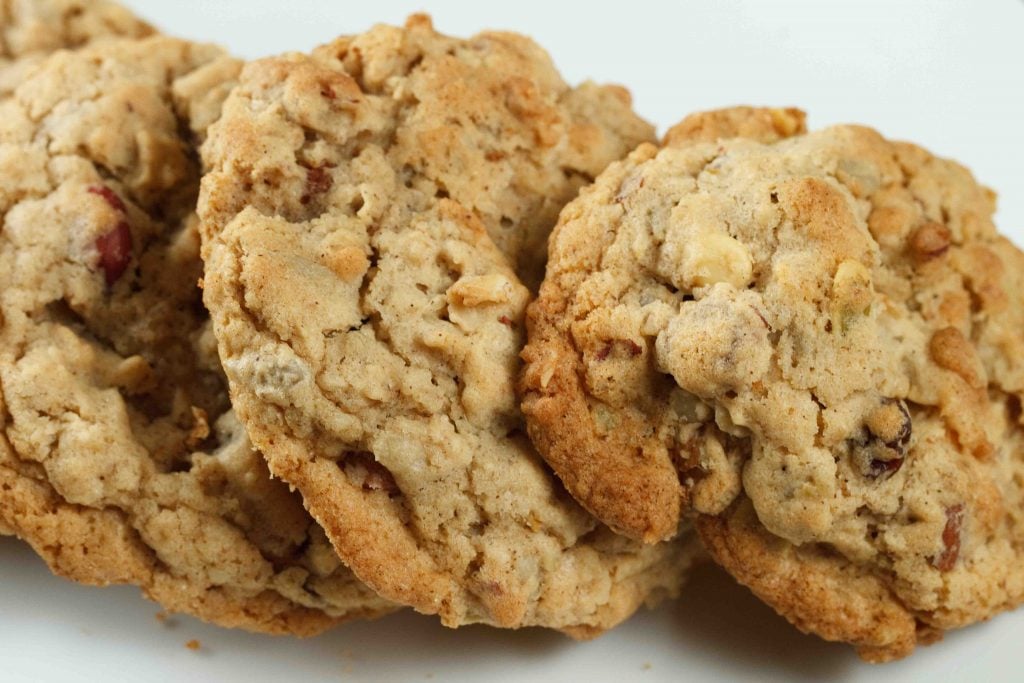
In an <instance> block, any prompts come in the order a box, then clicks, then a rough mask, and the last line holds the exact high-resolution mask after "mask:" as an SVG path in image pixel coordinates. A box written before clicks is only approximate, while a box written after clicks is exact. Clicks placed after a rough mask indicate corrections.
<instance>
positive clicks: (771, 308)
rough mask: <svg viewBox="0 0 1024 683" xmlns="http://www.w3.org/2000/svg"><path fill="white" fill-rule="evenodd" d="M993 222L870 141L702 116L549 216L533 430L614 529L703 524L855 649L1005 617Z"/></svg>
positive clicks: (744, 572)
mask: <svg viewBox="0 0 1024 683" xmlns="http://www.w3.org/2000/svg"><path fill="white" fill-rule="evenodd" d="M737 136H742V137H737ZM725 138H732V139H725ZM993 209H994V195H993V193H992V192H991V191H989V190H987V189H985V188H983V187H980V186H979V185H977V183H976V182H975V181H974V179H973V178H972V177H971V175H970V173H969V172H968V171H967V170H966V169H964V168H963V167H961V166H959V165H957V164H955V163H953V162H951V161H946V160H943V159H938V158H936V157H934V156H932V155H931V154H929V153H928V152H926V151H925V150H923V149H920V148H919V147H915V146H913V145H910V144H906V143H896V142H890V141H887V140H885V139H884V138H882V137H881V136H880V135H879V134H878V133H876V132H874V131H872V130H869V129H866V128H861V127H855V126H839V127H835V128H829V129H826V130H822V131H818V132H814V133H805V131H804V129H803V115H802V114H801V113H800V112H796V111H792V110H750V109H741V110H732V111H725V112H714V113H711V114H707V115H698V116H696V117H693V118H691V119H689V120H687V121H685V122H683V123H682V124H680V125H679V126H677V128H675V129H674V130H673V131H672V132H671V133H670V134H669V135H668V136H667V144H666V145H665V146H664V147H662V148H661V149H658V148H655V147H654V146H651V145H644V146H641V147H640V148H639V149H638V150H637V151H636V152H635V153H634V154H632V155H631V156H630V157H629V159H628V160H626V161H624V162H623V163H620V164H615V165H613V166H612V167H611V168H609V170H608V171H606V173H605V174H603V175H602V176H601V177H600V178H599V179H598V181H597V182H596V183H595V184H594V185H593V186H592V187H591V188H589V189H587V190H584V192H583V193H582V194H581V196H580V198H579V199H578V200H577V201H575V202H574V203H572V204H570V205H569V206H568V207H566V209H565V210H564V211H563V213H562V216H561V219H560V222H559V225H558V227H556V229H555V231H554V233H553V235H552V239H551V252H550V261H549V264H548V270H547V274H546V278H545V281H544V284H543V286H542V287H541V291H540V295H539V297H538V299H537V301H536V303H534V304H533V305H532V307H531V309H530V313H529V323H528V325H529V344H528V346H527V348H526V350H525V352H524V358H525V360H526V361H527V365H526V369H525V371H524V375H523V379H522V385H521V389H522V392H523V409H524V411H525V414H526V417H527V423H528V426H529V430H530V434H531V436H533V438H534V440H535V442H536V443H537V444H538V446H539V448H540V450H541V452H542V453H543V454H544V456H545V457H546V459H547V460H548V462H549V463H551V464H552V465H553V467H554V468H555V470H556V471H557V472H558V473H559V474H560V475H561V476H562V478H563V480H564V481H565V483H566V485H567V487H568V489H569V490H570V491H571V492H572V493H573V495H574V496H576V497H577V498H578V499H579V500H581V501H583V503H584V504H585V505H586V506H587V507H588V509H590V510H591V511H593V512H594V514H596V515H597V516H598V517H599V518H600V519H602V520H603V521H605V522H606V523H608V524H609V525H611V526H612V527H613V528H615V529H617V530H619V531H621V532H623V533H626V534H628V535H631V536H633V537H636V538H643V539H645V540H648V541H652V540H657V539H663V538H668V537H671V536H672V535H673V534H674V533H675V529H676V526H677V525H678V523H679V520H680V519H681V518H685V517H686V516H687V515H689V514H696V515H697V526H698V528H699V530H700V531H701V534H702V537H703V539H704V541H705V543H706V544H707V545H708V547H709V549H710V551H711V553H712V556H713V557H714V558H715V559H717V560H718V561H719V562H720V563H722V564H723V565H724V566H725V567H726V569H728V570H729V571H730V572H732V573H733V574H734V575H735V576H737V578H739V579H740V581H742V582H743V583H746V584H747V585H749V586H750V587H751V588H752V589H753V590H754V592H756V593H757V594H759V595H760V596H761V597H762V598H764V599H765V600H766V601H767V602H768V603H770V604H771V605H772V606H773V607H775V608H776V609H777V610H778V611H779V612H781V613H782V614H784V615H785V616H787V617H788V618H789V619H790V620H791V621H793V622H794V623H796V624H797V625H798V626H800V627H801V628H804V629H805V630H810V631H813V632H815V633H818V634H819V635H822V636H824V637H826V638H829V639H833V640H841V641H847V642H851V643H853V644H855V645H856V646H857V647H858V648H859V650H860V653H861V655H862V656H864V657H865V658H866V659H870V660H873V661H881V660H886V659H892V658H896V657H900V656H903V655H906V654H908V653H909V652H910V651H911V650H912V649H913V647H914V645H915V643H917V642H930V641H931V640H934V639H935V638H937V637H939V636H940V635H941V632H942V631H944V630H946V629H950V628H955V627H959V626H963V625H966V624H969V623H971V622H974V621H978V620H981V619H985V618H987V617H990V616H992V615H993V614H995V613H997V612H999V611H1000V610H1003V609H1007V608H1009V607H1012V606H1014V605H1016V604H1017V603H1018V602H1019V601H1020V600H1021V595H1022V593H1024V570H1022V569H1021V567H1022V566H1024V565H1022V564H1021V557H1020V553H1019V551H1018V550H1017V549H1018V548H1020V547H1021V542H1022V540H1024V524H1022V522H1021V517H1020V512H1019V511H1020V510H1021V509H1022V502H1024V500H1022V493H1021V488H1020V482H1021V480H1022V479H1021V470H1022V468H1024V461H1022V459H1021V453H1022V450H1021V442H1020V439H1021V426H1020V415H1021V410H1020V396H1021V391H1022V390H1024V345H1022V341H1024V338H1022V334H1021V333H1022V332H1024V306H1022V302H1021V299H1020V292H1021V291H1022V290H1024V287H1022V285H1024V282H1022V281H1021V277H1022V275H1021V274H1022V273H1024V256H1022V254H1021V252H1020V251H1019V250H1018V249H1016V248H1015V247H1014V246H1013V245H1012V244H1011V243H1010V242H1009V241H1007V240H1006V239H1005V238H1003V237H1001V236H1000V235H999V234H998V233H997V232H996V229H995V227H994V225H993V223H992V220H991V217H992V213H993Z"/></svg>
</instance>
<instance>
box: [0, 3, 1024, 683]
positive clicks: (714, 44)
mask: <svg viewBox="0 0 1024 683" xmlns="http://www.w3.org/2000/svg"><path fill="white" fill-rule="evenodd" d="M128 4H129V5H131V6H132V7H134V8H136V9H137V10H138V11H139V12H140V13H141V14H143V15H144V16H146V17H148V18H149V19H151V20H152V21H153V22H155V23H156V24H157V25H158V26H160V27H161V28H163V29H164V30H166V31H167V32H170V33H175V34H178V35H181V36H186V37H191V38H194V39H202V40H211V41H216V42H220V43H223V44H225V45H226V46H228V47H229V48H231V49H232V50H234V51H235V52H236V53H238V54H240V55H242V56H245V57H257V56H260V55H264V54H270V53H274V52H279V51H283V50H289V49H308V48H309V47H311V46H313V45H314V44H316V43H318V42H323V41H326V40H328V39H330V38H331V37H333V36H335V35H337V34H341V33H351V32H357V31H361V30H364V29H365V28H367V27H368V26H370V25H371V24H372V23H374V22H377V21H388V22H400V21H401V20H402V19H403V18H404V16H405V15H406V14H407V13H409V12H411V11H414V10H418V9H424V8H425V9H429V10H430V11H431V12H432V13H433V15H434V19H435V24H436V25H437V27H438V28H439V29H440V30H442V31H444V32H447V33H452V34H458V35H468V34H471V33H474V32H476V31H478V30H480V29H482V28H489V27H497V28H505V29H511V30H518V31H521V32H524V33H527V34H530V35H532V36H533V37H534V38H536V39H537V40H538V41H539V42H540V43H541V44H542V45H544V46H545V47H546V48H547V49H548V50H550V51H551V53H552V55H553V57H554V59H555V62H556V64H557V65H558V66H559V68H560V69H561V71H562V73H563V74H564V75H565V77H566V78H567V79H568V80H570V81H573V82H575V81H579V80H582V79H585V78H593V79H595V80H601V81H615V82H620V83H623V84H625V85H627V86H629V87H630V89H631V90H632V91H633V93H634V96H635V100H636V107H637V109H638V111H639V112H640V113H641V114H643V115H644V116H646V117H647V118H649V119H650V120H652V121H654V122H656V123H657V124H658V125H659V128H660V129H661V130H664V128H665V127H666V126H668V125H670V124H671V123H673V122H674V121H676V120H678V119H679V118H681V117H682V116H683V115H685V114H687V113H689V112H691V111H695V110H699V109H707V108H713V107H718V106H723V105H728V104H736V103H750V104H778V105H798V106H801V107H803V108H805V109H806V110H807V111H808V112H809V113H810V124H811V126H812V127H821V126H824V125H827V124H830V123H837V122H859V123H865V124H869V125H872V126H874V127H876V128H878V129H880V130H881V131H882V132H883V133H885V134H886V135H889V136H892V137H898V138H903V139H910V140H913V141H915V142H918V143H920V144H923V145H925V146H926V147H928V148H930V149H931V150H933V151H934V152H936V153H938V154H941V155H944V156H951V157H955V158H957V159H959V160H960V161H961V162H963V163H965V164H966V165H967V166H969V167H970V168H972V169H973V170H974V171H975V173H976V175H977V176H978V178H979V179H980V180H981V181H982V182H984V183H986V184H988V185H990V186H991V187H993V188H994V189H996V190H997V191H998V192H999V194H1000V195H1001V199H1000V210H999V214H998V221H999V224H1000V226H1001V228H1002V229H1003V230H1004V231H1005V232H1007V233H1008V234H1010V235H1011V236H1012V237H1013V238H1014V239H1015V240H1016V241H1017V243H1018V244H1024V163H1022V157H1024V4H1022V3H1021V2H1020V1H1019V0H971V1H967V0H963V1H960V2H947V1H943V2H940V1H938V0H927V1H921V2H919V1H914V2H906V1H902V0H901V1H899V2H897V1H893V0H890V1H886V2H880V1H878V0H872V1H866V0H861V1H860V2H842V3H839V2H811V1H808V2H771V3H769V2H753V1H751V2H737V1H728V2H701V3H696V2H694V3H681V2H676V3H668V2H664V3H653V2H650V3H648V2H639V1H638V0H632V1H630V2H614V3H612V2H604V3H601V2H589V3H556V2H555V1H554V0H546V1H543V2H538V1H536V0H515V1H514V2H508V3H505V4H502V5H487V4H485V3H483V2H475V3H470V2H468V1H467V0H461V1H460V2H432V3H430V4H429V7H425V6H426V5H427V2H426V0H418V1H416V2H399V1H395V2H386V1H384V0H369V1H367V2H361V3H360V2H355V1H354V0H350V1H349V2H340V1H338V0H287V1H286V2H281V1H280V0H276V1H269V0H221V1H216V0H135V1H133V2H129V3H128ZM0 577H2V580H0V681H3V682H4V683H7V682H10V683H16V682H20V681H33V682H40V683H42V682H46V681H67V680H82V681H92V680H118V681H120V680H127V681H140V682H142V681H178V680H183V681H190V682H203V681H215V680H216V681H236V680H237V681H246V682H253V683H256V682H259V681H275V682H280V681H321V680H324V681H346V680H353V681H382V682H384V681H417V680H420V681H425V680H437V681H480V680H487V681H520V680H530V681H563V680H586V681H588V683H600V682H602V681H623V680H625V681H632V680H639V681H652V682H653V681H670V680H671V681H694V682H700V681H720V680H723V679H726V680H738V681H747V680H749V681H767V680H821V679H829V680H843V681H859V680H869V679H870V678H873V677H877V676H881V675H885V676H886V678H887V680H892V681H911V680H924V681H929V683H937V682H938V681H947V680H985V681H987V682H988V683H994V682H996V681H1003V680H1021V677H1022V676H1024V674H1022V673H1021V671H1022V670H1024V656H1022V654H1021V649H1020V648H1021V643H1024V612H1021V613H1017V614H1011V615H1004V616H1001V617H998V618H997V619H995V620H993V621H992V622H991V623H988V624H982V625H978V626H975V627H972V628H969V629H966V630H964V631H962V632H958V633H954V634H950V635H949V636H947V638H946V641H945V642H944V643H942V644H940V645H938V646H935V647H931V648H923V649H921V650H919V651H918V653H917V654H915V655H914V656H913V657H912V658H910V659H909V660H906V661H903V662H899V663H896V664H891V665H888V666H886V667H885V668H884V669H878V668H874V667H870V666H868V665H865V664H862V663H860V662H859V661H858V660H857V659H856V657H855V656H854V655H853V654H852V652H851V651H850V650H849V649H848V648H846V647H843V646H838V645H833V644H828V643H823V642H821V641H818V640H816V639H814V638H810V637H806V636H802V635H800V634H798V633H797V632H796V631H795V630H793V629H792V628H791V627H790V626H789V625H788V624H786V623H785V622H784V621H783V620H781V619H779V618H778V617H776V616H775V615H774V614H773V613H772V612H771V611H770V610H768V609H767V608H766V607H764V606H763V605H761V604H759V603H758V602H757V601H756V600H754V599H753V598H752V597H750V595H749V594H748V593H747V592H746V591H745V590H743V589H741V588H738V587H736V586H735V585H734V584H732V583H731V581H730V580H728V579H727V578H725V577H723V576H721V575H720V574H717V573H715V572H710V571H707V572H703V573H701V574H700V575H699V576H698V578H697V579H696V580H695V582H694V583H693V584H691V588H690V590H689V591H688V592H687V593H686V594H685V595H684V597H683V599H682V600H681V601H680V603H678V604H674V605H668V606H665V607H662V608H661V609H659V610H657V611H655V612H653V613H645V614H641V615H639V616H637V617H636V618H634V619H633V620H632V621H631V622H629V623H628V624H626V625H625V626H623V627H621V628H619V629H617V630H616V631H614V632H612V633H611V634H609V635H607V636H605V637H603V638H601V639H599V640H597V641H595V642H592V643H586V644H582V645H579V644H573V643H571V642H569V641H568V640H566V639H565V638H563V637H562V636H560V635H558V634H555V633H548V632H544V631H540V630H530V631H525V632H518V633H503V632H498V631H495V630H491V629H487V628H483V627H473V628H467V629H463V630H461V631H459V632H452V631H447V630H445V629H442V628H441V627H440V626H438V625H437V624H436V623H435V622H434V621H433V620H432V619H429V618H426V617H420V616H417V615H413V614H400V615H396V616H392V617H389V618H386V619H383V620H380V621H377V622H372V623H363V624H353V625H349V626H345V627H342V628H340V629H338V630H336V631H334V632H333V633H330V634H328V635H326V636H322V637H320V638H315V639H311V640H306V641H296V640H293V639H285V638H270V637H265V636H254V635H250V634H245V633H240V632H231V631H226V630H221V629H217V628H213V627H210V626H206V625H204V624H200V623H199V622H197V621H195V620H192V619H189V618H185V617H175V618H174V619H173V620H172V622H171V623H169V624H161V623H160V622H158V621H157V620H156V619H155V618H154V615H155V614H156V612H157V611H158V608H157V607H156V606H154V605H152V604H150V603H147V602H145V601H143V600H141V599H140V598H139V597H138V591H137V590H135V589H134V588H124V587H122V588H110V589H104V590H100V589H93V588H83V587H79V586H74V585H72V584H70V583H68V582H65V581H62V580H60V579H56V578H54V577H52V576H50V575H49V573H48V572H47V570H46V568H45V566H44V565H43V564H42V563H41V562H40V561H39V560H38V559H36V558H35V556H34V555H32V553H31V552H30V551H29V550H28V549H27V548H26V547H25V546H23V545H22V544H20V543H18V542H16V541H14V540H13V539H0ZM193 638H196V639H198V640H200V641H201V643H202V648H201V649H200V650H199V651H198V652H192V651H190V650H188V649H186V648H185V645H184V644H185V642H186V641H188V640H190V639H193Z"/></svg>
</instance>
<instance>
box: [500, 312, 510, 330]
mask: <svg viewBox="0 0 1024 683" xmlns="http://www.w3.org/2000/svg"><path fill="white" fill-rule="evenodd" d="M498 322H499V323H501V324H502V325H508V326H509V327H513V323H512V318H510V317H508V316H507V315H503V316H501V317H500V318H498Z"/></svg>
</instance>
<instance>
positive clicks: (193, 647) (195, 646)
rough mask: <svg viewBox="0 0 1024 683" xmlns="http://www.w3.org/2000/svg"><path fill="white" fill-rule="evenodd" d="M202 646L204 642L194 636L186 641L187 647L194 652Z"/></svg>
mask: <svg viewBox="0 0 1024 683" xmlns="http://www.w3.org/2000/svg"><path fill="white" fill-rule="evenodd" d="M202 646H203V644H202V643H200V642H199V641H198V640H196V639H195V638H193V639H192V640H190V641H188V642H187V643H185V647H187V648H188V649H190V650H192V651H193V652H195V651H196V650H198V649H199V648H201V647H202Z"/></svg>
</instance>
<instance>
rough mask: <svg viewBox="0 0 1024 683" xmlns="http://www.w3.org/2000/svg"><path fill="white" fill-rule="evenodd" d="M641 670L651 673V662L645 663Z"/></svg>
mask: <svg viewBox="0 0 1024 683" xmlns="http://www.w3.org/2000/svg"><path fill="white" fill-rule="evenodd" d="M640 668H641V669H643V670H644V671H650V670H651V663H650V662H644V665H643V666H642V667H640Z"/></svg>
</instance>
